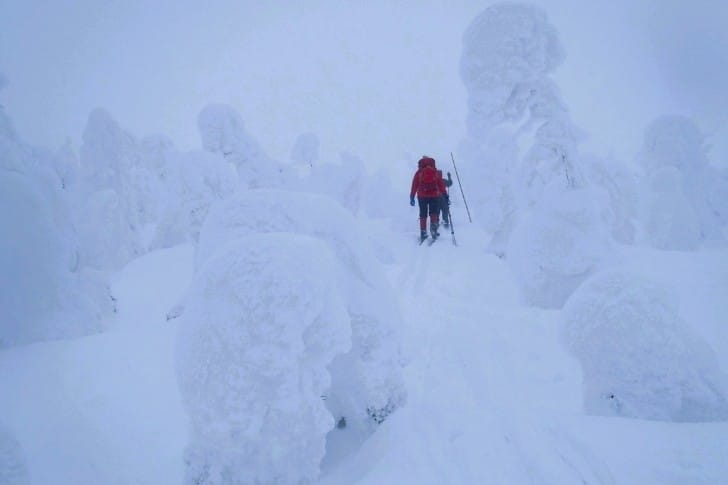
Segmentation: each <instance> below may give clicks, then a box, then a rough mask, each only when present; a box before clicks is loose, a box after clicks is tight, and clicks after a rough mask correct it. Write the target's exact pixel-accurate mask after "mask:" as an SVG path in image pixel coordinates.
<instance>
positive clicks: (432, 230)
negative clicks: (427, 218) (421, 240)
mask: <svg viewBox="0 0 728 485" xmlns="http://www.w3.org/2000/svg"><path fill="white" fill-rule="evenodd" d="M438 226H439V224H438V223H437V222H432V223H430V234H432V237H433V238H435V237H438V236H439V235H440V233H439V232H437V227H438Z"/></svg>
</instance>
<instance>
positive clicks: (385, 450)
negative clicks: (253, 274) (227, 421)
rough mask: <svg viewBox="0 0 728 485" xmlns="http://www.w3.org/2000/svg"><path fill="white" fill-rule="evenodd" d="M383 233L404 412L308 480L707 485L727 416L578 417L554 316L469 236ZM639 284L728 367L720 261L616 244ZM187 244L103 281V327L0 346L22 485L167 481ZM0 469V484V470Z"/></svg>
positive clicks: (0, 399)
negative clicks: (417, 237) (110, 300)
mask: <svg viewBox="0 0 728 485" xmlns="http://www.w3.org/2000/svg"><path fill="white" fill-rule="evenodd" d="M411 236H412V234H407V235H406V236H405V235H392V236H391V237H392V239H391V241H389V243H390V245H391V246H392V254H397V255H403V256H402V257H398V258H397V260H396V261H395V263H394V264H392V265H390V266H389V267H388V270H389V277H390V279H391V283H392V286H393V287H394V288H396V289H397V297H398V299H399V303H400V306H401V311H402V313H403V318H404V322H405V328H404V334H403V337H404V344H405V349H404V350H405V353H406V355H407V357H408V360H409V365H408V366H407V368H406V372H405V379H406V385H407V388H408V392H409V399H408V403H407V405H406V406H405V407H403V408H402V409H400V410H398V411H397V412H396V413H394V414H393V415H392V416H390V419H388V420H387V421H385V422H384V423H383V424H382V425H381V426H380V428H379V429H378V431H377V432H376V433H375V434H374V435H373V436H372V437H371V438H370V439H369V440H368V441H367V442H365V443H364V444H363V446H362V448H361V450H360V451H359V453H357V454H356V455H355V456H353V457H350V458H349V459H347V460H346V461H344V462H342V463H340V464H338V465H336V466H335V467H325V468H324V470H323V471H322V477H321V480H320V481H321V483H322V484H326V485H333V484H345V483H346V484H348V483H360V484H390V483H391V484H395V483H396V484H402V483H417V484H430V483H432V484H441V483H463V484H470V483H473V484H475V483H508V484H514V483H558V484H563V483H606V484H608V483H660V484H664V483H706V484H707V483H711V484H713V483H721V482H723V481H724V480H725V477H727V476H728V463H726V461H725V460H724V456H725V455H726V453H728V444H727V442H726V439H725V437H726V436H728V423H725V422H722V423H710V424H705V423H680V424H676V423H667V422H656V421H645V420H635V419H624V418H605V417H594V416H587V415H585V414H584V412H583V411H582V401H581V399H582V396H581V377H582V376H581V370H580V367H579V364H578V362H577V361H576V360H575V359H572V358H571V357H570V356H569V354H567V352H566V350H565V349H564V347H563V345H562V343H561V337H560V331H561V324H560V323H559V322H560V312H558V311H554V310H541V309H529V308H525V307H524V306H522V304H521V301H520V298H521V297H520V294H519V293H518V289H517V286H516V284H515V283H514V281H513V277H512V276H511V273H510V271H509V269H508V267H507V265H506V264H505V262H504V261H502V260H500V259H498V258H497V257H496V256H493V255H491V254H486V252H485V251H484V249H483V248H484V246H485V245H484V244H482V241H485V240H486V239H485V235H484V234H483V233H481V232H480V231H479V230H478V229H475V228H474V227H472V226H461V227H458V233H457V235H456V236H457V238H458V243H459V246H457V247H455V246H453V245H452V244H451V243H450V241H449V239H450V236H449V235H443V237H442V239H441V240H440V241H438V242H437V243H435V244H434V245H433V246H432V247H427V246H416V245H415V244H414V241H412V240H411ZM621 256H622V259H623V261H624V262H625V264H629V265H631V266H632V269H633V270H634V271H636V272H638V273H640V274H643V275H645V276H646V277H650V278H652V279H654V280H656V281H658V282H660V283H663V284H667V285H669V286H670V287H671V288H673V290H675V292H676V293H677V294H678V295H679V296H680V297H681V300H682V303H683V304H682V305H681V306H680V309H681V313H682V316H683V318H684V319H685V320H686V321H687V322H688V323H690V324H691V325H693V326H695V328H696V331H698V332H701V335H703V336H704V337H705V338H706V339H708V340H709V341H710V342H711V344H712V345H713V347H714V350H715V352H716V354H717V355H718V356H719V359H720V361H721V365H722V367H723V369H724V370H725V368H726V360H725V359H726V355H727V354H728V352H727V351H728V345H726V338H725V337H726V334H725V329H724V325H722V324H721V321H722V320H723V319H724V317H725V315H726V310H728V309H727V308H726V303H725V302H724V300H725V298H724V295H725V288H726V285H728V264H726V261H728V258H726V252H725V251H722V252H721V251H714V252H707V251H706V252H702V253H673V252H657V251H654V250H640V249H630V250H627V251H624V254H623V255H621ZM192 265H193V254H192V250H191V248H190V247H189V246H180V247H175V248H171V249H166V250H160V251H156V252H152V253H149V254H147V255H145V256H143V257H142V258H140V259H138V260H135V261H133V262H132V263H131V264H129V265H128V266H127V267H126V268H125V269H124V270H123V271H122V272H121V273H119V274H118V275H117V278H116V279H115V281H114V284H113V290H114V295H115V297H116V298H117V304H118V309H119V310H118V314H117V316H116V319H115V321H114V322H113V325H112V331H110V332H108V333H106V334H103V335H97V336H90V337H85V338H82V339H77V340H66V341H56V342H46V343H39V344H34V345H31V346H27V347H19V348H14V349H9V350H4V351H2V352H0V390H2V392H0V416H2V421H3V423H2V424H3V425H4V426H5V427H6V428H7V429H8V431H9V432H10V433H12V435H14V436H15V438H16V439H17V441H18V442H19V444H20V448H21V452H22V457H23V458H24V461H25V463H26V465H27V469H28V473H29V476H30V480H31V483H37V484H46V483H59V484H64V483H69V484H70V483H73V484H97V483H105V484H116V483H118V484H126V483H141V484H146V483H149V484H165V483H173V484H174V483H180V482H181V480H182V475H183V463H182V454H183V449H184V446H185V444H186V443H187V442H188V435H187V428H186V427H187V417H186V416H185V415H184V411H183V408H182V404H181V400H180V396H179V391H178V388H177V383H176V378H175V374H174V361H173V353H172V349H173V341H174V338H173V337H174V334H175V331H176V328H175V325H176V323H175V320H171V321H169V322H166V321H165V319H164V314H165V312H166V311H167V309H169V308H170V307H171V306H172V305H173V304H174V303H175V302H176V301H177V299H178V298H179V297H180V296H181V294H182V293H183V292H184V290H185V288H186V286H187V283H188V282H189V281H190V279H191V272H192ZM0 476H2V474H0Z"/></svg>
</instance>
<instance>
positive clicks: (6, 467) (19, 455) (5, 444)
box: [0, 426, 30, 485]
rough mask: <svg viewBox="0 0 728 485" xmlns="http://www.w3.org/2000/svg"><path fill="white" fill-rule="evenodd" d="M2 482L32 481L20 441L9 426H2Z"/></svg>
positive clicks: (6, 484)
mask: <svg viewBox="0 0 728 485" xmlns="http://www.w3.org/2000/svg"><path fill="white" fill-rule="evenodd" d="M0 483H2V484H3V485H26V484H29V483H30V476H29V474H28V468H27V466H26V464H25V457H24V456H23V450H22V448H21V447H20V443H18V440H17V439H15V436H13V434H12V433H11V432H10V430H8V429H7V428H5V427H3V426H0Z"/></svg>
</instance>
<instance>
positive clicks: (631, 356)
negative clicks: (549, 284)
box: [563, 270, 728, 421]
mask: <svg viewBox="0 0 728 485" xmlns="http://www.w3.org/2000/svg"><path fill="white" fill-rule="evenodd" d="M563 312H564V313H563V318H564V322H565V327H564V336H565V342H566V345H567V348H568V349H569V350H570V351H571V353H572V354H573V355H574V356H576V358H577V359H578V360H579V362H580V363H581V367H582V371H583V388H584V408H585V410H586V412H588V413H591V414H600V415H615V416H625V417H632V418H641V419H652V420H662V421H716V420H726V419H728V386H727V383H728V381H726V376H725V375H724V374H722V373H721V371H720V368H719V365H718V363H717V361H716V359H715V356H714V354H713V352H712V350H711V348H710V346H709V345H708V344H707V343H706V342H705V341H703V340H702V339H701V338H700V337H699V336H698V335H697V334H695V333H694V332H692V331H691V330H690V328H689V327H688V326H687V324H686V323H685V322H684V321H683V320H682V319H681V318H680V316H679V313H678V310H677V308H676V305H675V304H674V297H673V296H672V295H671V294H670V293H669V292H668V291H666V290H665V289H664V288H662V287H660V286H658V285H655V284H653V283H651V282H649V281H645V280H644V279H642V278H640V277H639V276H636V275H633V274H630V273H628V272H623V271H616V270H613V271H609V272H604V273H600V274H598V275H595V276H594V277H593V278H592V279H590V280H589V281H588V282H586V283H584V285H583V286H582V287H581V288H579V290H577V291H576V293H574V295H573V296H572V297H571V298H570V299H569V301H568V303H567V304H566V306H565V307H564V310H563Z"/></svg>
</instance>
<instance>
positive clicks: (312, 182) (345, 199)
mask: <svg viewBox="0 0 728 485" xmlns="http://www.w3.org/2000/svg"><path fill="white" fill-rule="evenodd" d="M364 177H365V171H364V162H363V161H362V159H361V158H359V157H357V156H356V155H353V154H351V153H348V152H342V153H341V154H340V161H339V163H336V164H334V163H323V164H319V165H316V166H315V167H314V168H313V170H311V176H310V178H309V182H308V184H306V190H310V191H311V192H316V193H319V194H325V195H328V196H330V197H332V198H334V199H335V200H337V201H338V202H339V203H341V204H342V205H343V206H344V207H346V208H347V209H349V211H350V212H351V213H352V214H354V215H356V214H358V213H359V210H360V209H361V200H362V191H363V186H362V185H363V183H364Z"/></svg>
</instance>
